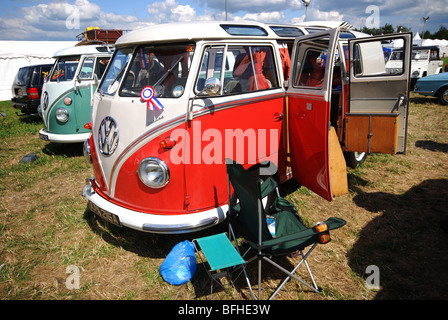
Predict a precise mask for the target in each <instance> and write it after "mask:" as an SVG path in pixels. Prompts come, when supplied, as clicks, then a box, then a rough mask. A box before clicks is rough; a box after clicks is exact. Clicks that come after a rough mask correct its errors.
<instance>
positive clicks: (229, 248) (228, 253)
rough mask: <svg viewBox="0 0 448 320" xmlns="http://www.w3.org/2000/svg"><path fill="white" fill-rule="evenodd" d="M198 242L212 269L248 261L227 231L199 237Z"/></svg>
mask: <svg viewBox="0 0 448 320" xmlns="http://www.w3.org/2000/svg"><path fill="white" fill-rule="evenodd" d="M196 242H197V243H198V245H199V247H200V248H201V250H202V252H203V254H204V256H205V258H206V259H207V262H208V264H209V266H210V270H211V271H216V270H220V269H224V268H229V267H233V266H236V265H240V264H244V263H246V261H244V259H243V258H241V256H240V255H239V254H238V252H237V251H236V249H235V247H234V246H233V245H232V242H230V240H229V238H228V237H227V235H226V234H225V233H220V234H215V235H212V236H208V237H204V238H199V239H196Z"/></svg>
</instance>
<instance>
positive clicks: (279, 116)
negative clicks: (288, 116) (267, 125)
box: [274, 112, 285, 122]
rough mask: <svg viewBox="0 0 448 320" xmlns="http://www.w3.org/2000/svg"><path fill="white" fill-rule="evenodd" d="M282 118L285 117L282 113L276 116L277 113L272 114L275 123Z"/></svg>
mask: <svg viewBox="0 0 448 320" xmlns="http://www.w3.org/2000/svg"><path fill="white" fill-rule="evenodd" d="M284 117H285V115H284V114H283V113H281V114H278V113H277V112H276V113H274V121H275V122H277V121H281V120H283V118H284Z"/></svg>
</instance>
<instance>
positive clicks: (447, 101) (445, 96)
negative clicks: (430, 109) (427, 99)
mask: <svg viewBox="0 0 448 320" xmlns="http://www.w3.org/2000/svg"><path fill="white" fill-rule="evenodd" d="M437 98H438V99H439V102H440V104H442V105H444V106H446V105H448V86H446V87H443V88H442V89H440V91H439V93H438V95H437Z"/></svg>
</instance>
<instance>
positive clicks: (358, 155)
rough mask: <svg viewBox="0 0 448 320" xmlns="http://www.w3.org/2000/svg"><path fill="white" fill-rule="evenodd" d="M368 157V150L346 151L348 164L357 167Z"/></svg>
mask: <svg viewBox="0 0 448 320" xmlns="http://www.w3.org/2000/svg"><path fill="white" fill-rule="evenodd" d="M366 158H367V152H356V151H353V152H352V151H349V152H346V153H345V160H346V161H347V165H348V166H349V167H350V168H352V169H355V168H356V167H357V166H359V165H360V164H361V163H363V162H364V161H365V160H366Z"/></svg>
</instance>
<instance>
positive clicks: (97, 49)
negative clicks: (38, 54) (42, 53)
mask: <svg viewBox="0 0 448 320" xmlns="http://www.w3.org/2000/svg"><path fill="white" fill-rule="evenodd" d="M107 48H108V47H107V46H103V45H87V46H79V47H68V48H64V49H61V50H59V51H57V52H56V53H55V54H54V55H53V57H55V58H56V57H62V56H72V55H82V54H98V53H107V51H108V49H107Z"/></svg>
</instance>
